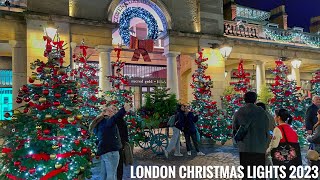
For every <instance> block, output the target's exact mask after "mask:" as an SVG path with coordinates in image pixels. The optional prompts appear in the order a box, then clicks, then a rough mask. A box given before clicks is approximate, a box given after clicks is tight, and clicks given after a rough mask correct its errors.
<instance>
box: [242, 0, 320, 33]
mask: <svg viewBox="0 0 320 180" xmlns="http://www.w3.org/2000/svg"><path fill="white" fill-rule="evenodd" d="M236 2H237V3H238V4H240V5H243V6H248V7H252V8H256V9H261V10H266V11H270V10H271V9H273V8H275V7H277V6H279V5H281V4H282V2H283V0H236ZM285 5H286V12H287V14H288V26H289V27H294V26H298V27H303V28H304V31H309V25H310V18H311V17H314V16H320V0H286V1H285Z"/></svg>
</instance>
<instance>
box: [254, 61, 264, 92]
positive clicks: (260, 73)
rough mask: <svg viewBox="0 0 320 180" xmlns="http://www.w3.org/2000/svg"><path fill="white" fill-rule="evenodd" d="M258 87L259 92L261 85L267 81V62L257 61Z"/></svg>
mask: <svg viewBox="0 0 320 180" xmlns="http://www.w3.org/2000/svg"><path fill="white" fill-rule="evenodd" d="M256 65H257V67H256V85H257V86H256V88H257V93H259V91H260V89H261V86H262V85H264V84H265V83H266V70H265V62H263V61H256Z"/></svg>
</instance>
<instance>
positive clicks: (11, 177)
mask: <svg viewBox="0 0 320 180" xmlns="http://www.w3.org/2000/svg"><path fill="white" fill-rule="evenodd" d="M6 176H7V178H8V179H11V180H23V179H21V178H18V177H17V176H14V175H12V174H6Z"/></svg>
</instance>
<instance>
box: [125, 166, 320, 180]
mask: <svg viewBox="0 0 320 180" xmlns="http://www.w3.org/2000/svg"><path fill="white" fill-rule="evenodd" d="M244 171H246V172H247V177H248V178H285V177H286V176H287V174H286V172H287V171H286V167H285V166H252V167H250V168H249V167H248V168H247V169H246V170H245V168H244V167H243V166H140V165H138V166H131V167H130V177H131V179H136V178H147V179H148V178H152V179H155V178H158V179H170V178H192V179H194V178H197V179H208V178H209V179H211V178H213V179H216V178H227V179H228V178H236V179H238V178H243V177H244ZM289 172H290V173H289V178H299V179H301V178H318V176H319V169H318V167H317V166H290V167H289Z"/></svg>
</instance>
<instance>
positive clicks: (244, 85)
mask: <svg viewBox="0 0 320 180" xmlns="http://www.w3.org/2000/svg"><path fill="white" fill-rule="evenodd" d="M233 75H234V76H236V77H237V78H238V81H237V82H232V83H230V85H231V86H232V88H233V90H234V91H233V92H235V93H232V94H227V95H225V96H223V97H222V102H223V103H224V105H225V110H226V119H225V121H226V123H227V125H228V134H229V136H228V138H231V137H232V136H231V135H232V128H231V126H232V117H233V115H234V113H235V112H236V111H237V110H238V109H239V108H240V107H241V106H243V105H244V104H245V103H244V100H243V95H244V94H245V93H246V92H248V91H249V90H251V88H252V87H251V85H250V79H249V76H250V73H247V72H245V71H244V69H243V60H240V62H239V65H238V71H237V72H234V73H233Z"/></svg>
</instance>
